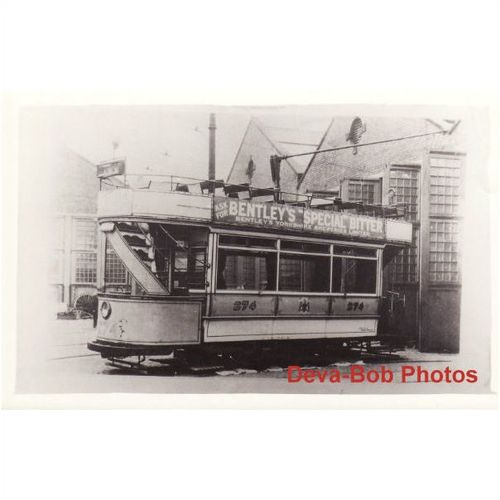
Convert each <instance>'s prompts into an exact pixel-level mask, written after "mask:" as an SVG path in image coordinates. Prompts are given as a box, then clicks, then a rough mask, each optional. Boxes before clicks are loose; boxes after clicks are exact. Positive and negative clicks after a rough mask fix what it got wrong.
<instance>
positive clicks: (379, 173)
mask: <svg viewBox="0 0 500 500" xmlns="http://www.w3.org/2000/svg"><path fill="white" fill-rule="evenodd" d="M444 111H446V110H442V109H439V108H437V109H432V108H427V109H425V110H424V109H421V108H419V107H413V108H404V109H402V108H398V107H397V106H394V107H385V108H378V109H377V108H376V107H374V106H353V107H351V108H350V107H349V106H262V107H245V106H241V107H236V106H233V107H231V106H228V107H216V106H212V107H210V106H190V107H182V106H80V107H71V106H59V107H37V108H33V107H32V108H24V109H22V110H21V111H20V118H19V125H20V156H19V160H20V175H21V179H22V180H23V181H25V183H23V185H24V186H28V185H29V183H30V182H32V175H33V167H32V166H33V164H34V162H35V161H36V162H37V171H38V172H37V176H38V177H40V178H43V180H42V181H41V182H45V184H44V185H40V184H39V183H38V182H37V183H36V191H38V192H39V193H40V192H41V191H43V196H44V197H45V206H46V210H44V211H43V214H41V213H33V212H32V211H31V207H30V204H29V200H31V201H33V192H32V191H31V190H28V189H27V190H26V191H27V192H26V197H29V199H28V198H25V197H24V193H23V192H21V193H20V197H21V198H20V201H21V203H22V205H21V207H20V210H21V219H20V234H19V241H20V254H19V268H20V269H21V270H22V274H21V275H20V286H21V288H20V293H21V297H27V302H26V304H28V305H29V307H30V308H31V306H32V304H31V303H30V301H29V298H33V299H35V296H34V295H33V285H34V281H36V280H34V279H33V276H34V275H33V273H36V278H40V277H42V276H43V278H44V280H45V281H44V282H43V285H44V286H43V287H42V288H40V292H39V293H40V295H39V296H38V295H37V298H36V300H37V303H38V305H39V306H40V313H39V315H38V314H37V315H36V317H35V318H34V317H33V316H31V315H29V314H23V304H24V301H21V302H20V304H19V307H20V310H19V311H20V315H21V326H22V329H21V331H20V332H19V341H20V349H19V351H18V359H17V374H16V377H17V378H16V391H18V392H20V393H35V394H36V393H51V392H55V393H75V392H77V393H95V392H97V393H100V392H132V393H134V392H138V393H144V392H146V393H174V394H182V393H263V394H267V393H284V394H290V393H291V394H295V393H297V394H301V393H305V394H308V393H309V394H311V393H312V394H351V393H352V394H419V393H423V394H435V393H446V394H449V393H452V394H453V393H471V394H481V393H488V392H490V390H491V389H490V382H491V380H490V366H489V356H490V350H489V342H490V340H491V338H490V335H489V330H488V329H487V328H485V329H481V330H479V331H478V330H477V328H474V327H471V325H470V323H465V322H464V321H463V318H462V315H461V310H462V306H461V304H462V301H463V296H462V281H463V280H462V276H463V269H462V268H463V266H462V259H463V256H464V254H465V255H466V257H467V258H468V259H471V258H472V259H480V258H486V257H487V254H488V251H487V249H486V248H484V247H482V246H478V245H470V244H469V245H467V244H466V242H465V241H464V215H465V214H466V210H467V206H466V200H467V194H468V193H467V190H466V184H467V183H466V178H467V175H468V172H470V171H472V172H473V173H474V175H475V174H477V172H478V167H477V161H478V158H481V156H480V154H481V152H482V151H481V150H479V151H478V150H477V148H475V149H474V150H473V151H472V155H471V154H470V153H471V152H470V151H469V146H470V144H471V141H470V137H473V138H476V137H478V136H480V134H481V133H482V131H483V130H484V126H485V122H484V120H486V116H484V115H482V114H481V113H478V112H476V113H474V110H467V109H466V110H463V116H460V115H456V113H455V115H453V114H452V115H451V116H450V115H449V114H448V115H447V114H442V113H443V112H444ZM448 111H449V113H451V111H453V110H448ZM440 113H441V114H440ZM481 120H483V121H481ZM479 170H480V168H479ZM40 190H41V191H40ZM24 201H25V202H26V203H23V202H24ZM42 215H43V216H42ZM33 217H35V218H36V219H37V220H36V221H35V219H33ZM480 226H481V223H480V221H478V222H477V224H476V228H477V229H478V230H480V229H481V227H480ZM28 227H31V228H32V227H35V228H37V229H36V230H35V231H33V230H29V231H28V230H25V229H27V228H28ZM35 241H36V247H37V248H38V250H37V252H36V254H37V255H45V258H44V259H43V260H42V262H41V263H40V262H38V261H35V260H34V259H33V256H34V253H33V252H34V242H35ZM467 241H469V242H470V241H471V238H470V237H469V238H468V240H467ZM467 253H468V254H469V256H467ZM44 273H45V274H44ZM484 307H485V308H486V309H485V310H487V308H488V305H487V304H485V305H484ZM484 319H487V317H485V318H484ZM33 320H35V323H36V324H33ZM477 321H480V320H476V327H477V325H478V323H477ZM485 323H487V322H485ZM35 337H36V339H35ZM34 372H36V374H37V375H36V377H34V376H33V374H34Z"/></svg>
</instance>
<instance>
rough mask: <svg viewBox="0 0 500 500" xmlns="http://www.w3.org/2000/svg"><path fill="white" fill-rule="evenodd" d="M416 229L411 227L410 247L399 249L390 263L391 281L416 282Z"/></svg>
mask: <svg viewBox="0 0 500 500" xmlns="http://www.w3.org/2000/svg"><path fill="white" fill-rule="evenodd" d="M418 238H419V232H418V229H416V228H414V229H413V239H412V244H411V247H409V248H405V249H403V250H401V251H400V252H399V253H398V254H397V255H396V256H395V257H394V259H393V260H392V261H391V263H390V268H389V269H390V271H389V273H390V276H391V282H392V283H416V282H417V281H418V244H419V243H418Z"/></svg>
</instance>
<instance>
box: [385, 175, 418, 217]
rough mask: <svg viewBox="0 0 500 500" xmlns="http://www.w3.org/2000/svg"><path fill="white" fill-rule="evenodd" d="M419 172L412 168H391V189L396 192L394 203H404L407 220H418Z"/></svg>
mask: <svg viewBox="0 0 500 500" xmlns="http://www.w3.org/2000/svg"><path fill="white" fill-rule="evenodd" d="M418 176H419V172H418V170H416V169H412V168H391V171H390V178H389V188H390V189H392V190H393V191H394V199H393V200H392V202H393V203H404V204H405V205H406V207H407V218H408V220H411V221H416V220H418V182H419V178H418Z"/></svg>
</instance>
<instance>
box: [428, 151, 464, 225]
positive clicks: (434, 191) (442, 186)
mask: <svg viewBox="0 0 500 500" xmlns="http://www.w3.org/2000/svg"><path fill="white" fill-rule="evenodd" d="M460 169H461V160H460V158H454V157H453V158H434V157H431V158H430V211H431V215H458V211H459V205H460Z"/></svg>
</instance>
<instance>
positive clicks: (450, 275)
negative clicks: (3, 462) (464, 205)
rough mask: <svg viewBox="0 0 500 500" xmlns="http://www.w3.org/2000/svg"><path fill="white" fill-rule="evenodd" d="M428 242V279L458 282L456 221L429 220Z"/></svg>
mask: <svg viewBox="0 0 500 500" xmlns="http://www.w3.org/2000/svg"><path fill="white" fill-rule="evenodd" d="M429 244H430V248H429V278H430V280H431V281H441V282H458V281H459V280H460V271H459V267H458V222H455V221H444V220H441V221H431V224H430V241H429Z"/></svg>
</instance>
